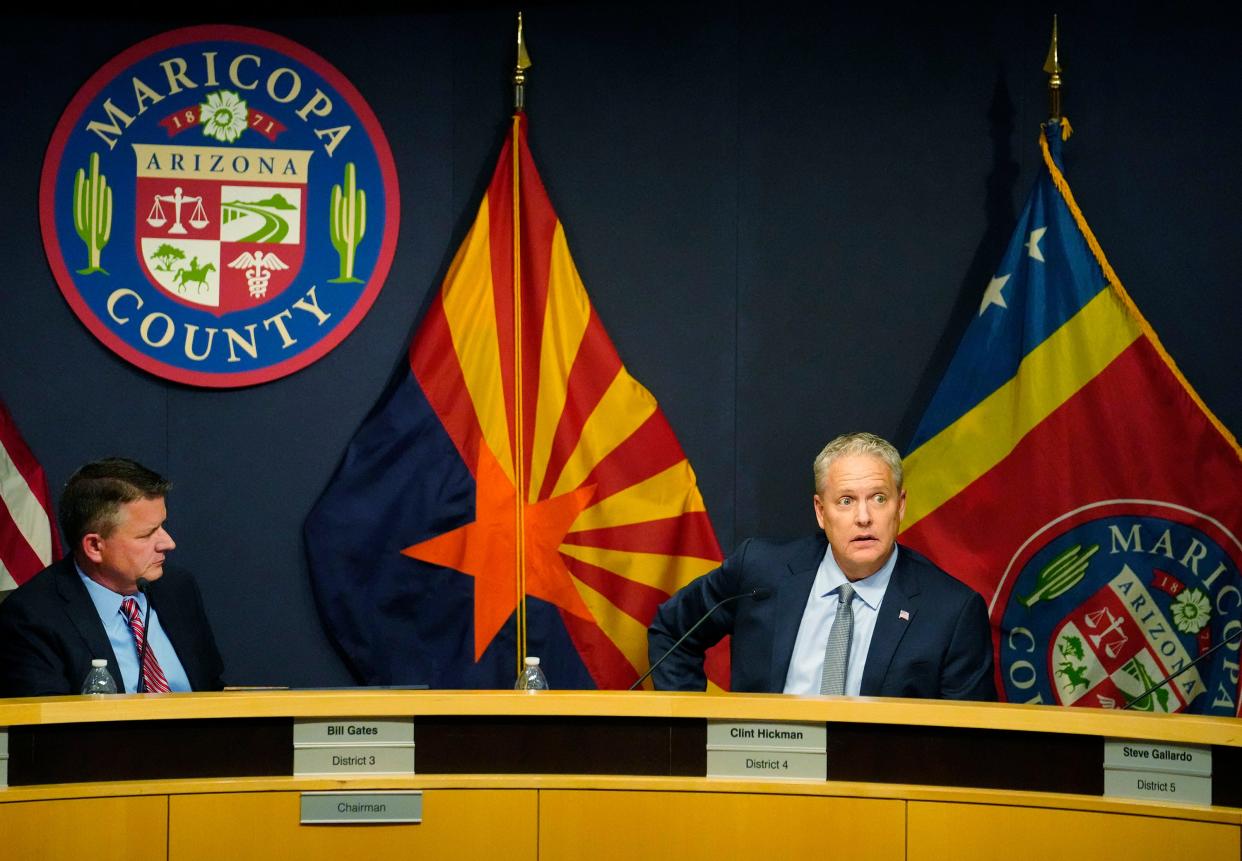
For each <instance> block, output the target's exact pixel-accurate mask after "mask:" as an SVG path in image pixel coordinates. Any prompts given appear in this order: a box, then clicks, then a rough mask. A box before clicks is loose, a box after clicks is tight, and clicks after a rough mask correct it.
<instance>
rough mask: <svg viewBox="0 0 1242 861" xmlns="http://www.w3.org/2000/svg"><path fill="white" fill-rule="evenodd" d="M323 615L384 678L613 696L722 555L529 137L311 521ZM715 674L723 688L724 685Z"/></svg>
mask: <svg viewBox="0 0 1242 861" xmlns="http://www.w3.org/2000/svg"><path fill="white" fill-rule="evenodd" d="M305 532H306V541H307V546H308V552H309V556H310V562H311V575H312V579H313V583H314V587H315V592H316V596H317V599H318V602H319V608H320V612H321V615H322V616H323V618H324V620H325V621H326V623H327V626H328V628H329V632H330V634H331V636H332V637H334V638H335V640H336V642H337V644H338V646H339V648H340V650H341V652H342V653H343V654H344V655H345V657H346V659H347V660H348V662H349V664H350V665H351V667H352V669H353V671H354V673H355V674H356V675H357V676H358V677H359V679H360V680H362V681H364V682H366V683H369V684H385V685H390V684H428V685H430V686H432V687H443V688H457V687H467V688H495V687H501V688H508V687H512V685H513V682H514V678H515V677H516V675H517V670H518V665H519V664H520V662H521V660H522V658H523V656H525V655H538V656H539V657H540V658H541V659H542V663H543V666H544V668H545V671H546V672H547V675H548V677H549V680H550V682H551V685H552V686H553V687H555V688H595V687H598V688H620V687H626V686H628V685H629V684H631V683H632V682H633V681H634V680H635V679H636V678H637V677H638V675H639V673H640V672H641V671H643V670H645V669H646V665H647V658H646V649H647V646H646V642H647V641H646V628H647V625H648V623H649V622H650V621H651V618H652V616H654V614H655V610H656V607H657V606H658V605H659V604H660V602H661V601H663V600H664V599H665V598H666V597H667V596H668V595H669V594H670V593H671V592H673V591H674V590H676V589H678V588H680V587H681V586H682V585H684V584H685V583H687V582H689V581H690V580H692V579H693V578H694V577H696V576H698V575H700V574H702V573H704V572H706V571H708V570H710V569H712V568H714V567H716V565H717V564H718V563H719V560H720V558H721V556H720V547H719V545H718V544H717V542H716V538H715V534H714V532H713V530H712V527H711V523H710V521H709V520H708V517H707V512H706V510H705V508H704V505H703V500H702V497H701V496H700V494H699V491H698V488H697V486H696V483H695V476H694V472H693V470H692V469H691V468H690V464H689V463H688V462H687V460H686V457H685V455H684V454H683V452H682V449H681V446H680V445H679V444H678V442H677V440H676V438H675V437H674V435H673V432H672V429H671V428H670V427H669V424H668V422H667V421H666V420H665V418H664V415H663V413H662V412H661V411H660V409H659V407H658V405H657V404H656V402H655V399H654V398H653V397H652V396H651V394H650V393H649V392H648V391H647V390H646V389H644V388H643V387H642V386H641V385H640V384H639V383H638V382H637V381H636V380H635V379H634V378H633V377H631V376H630V375H629V373H627V372H626V370H625V368H624V366H623V365H622V364H621V360H620V358H619V357H618V356H617V352H616V350H615V348H614V347H613V345H612V342H611V340H610V339H609V337H608V334H607V333H606V332H605V331H604V327H603V324H602V323H601V321H600V319H599V316H598V315H597V314H596V313H595V310H594V309H593V308H592V307H591V303H590V301H589V300H588V298H587V295H586V291H585V290H584V288H583V285H582V282H581V280H580V279H579V277H578V273H577V270H576V269H575V267H574V263H573V260H572V259H571V258H570V255H569V248H568V246H567V244H566V241H565V232H564V228H563V227H562V225H561V223H560V221H559V220H558V219H557V216H556V213H555V212H553V210H552V205H551V203H550V202H549V201H548V197H547V194H546V192H545V191H544V188H543V184H542V182H541V181H540V179H539V175H538V173H537V172H536V170H535V165H534V162H533V161H532V159H531V155H530V151H529V150H528V148H527V144H526V119H525V116H524V115H521V114H519V115H518V116H517V117H515V118H514V125H513V134H512V137H511V138H510V139H509V140H508V141H507V142H506V144H505V146H504V149H503V151H502V152H501V154H500V160H499V163H498V164H497V165H496V171H495V174H494V175H493V177H492V181H491V184H490V185H489V187H488V190H487V195H486V197H485V198H484V200H483V202H482V205H481V206H480V207H479V212H478V216H477V217H476V218H475V221H474V225H473V226H472V227H471V229H470V232H469V233H468V234H467V236H466V238H465V241H464V242H463V243H462V246H461V248H460V249H458V252H457V255H456V257H455V259H454V260H453V263H452V266H451V267H450V269H449V272H448V275H447V276H446V278H445V281H444V285H443V287H442V289H441V291H440V294H439V295H438V297H437V298H436V299H435V301H434V302H433V303H432V305H431V307H430V308H429V310H428V311H427V314H426V316H425V318H424V319H423V321H422V323H421V325H420V327H419V330H418V332H417V334H416V335H415V337H414V340H413V343H412V344H411V346H410V353H409V373H408V374H403V375H401V378H400V379H398V380H397V381H396V383H395V384H394V386H393V387H392V390H391V392H390V394H389V396H388V399H387V401H386V403H385V404H384V405H383V406H382V407H380V408H379V409H378V410H377V411H376V412H374V413H373V414H372V415H371V416H370V417H369V418H368V419H367V420H366V422H365V423H364V424H363V426H362V427H361V429H360V430H359V431H358V433H357V435H356V436H355V438H354V439H353V441H352V442H351V443H350V445H349V448H348V450H347V451H346V454H345V459H344V462H343V463H342V465H341V467H340V469H339V471H338V473H337V475H336V476H335V477H334V478H333V480H332V483H331V484H330V486H329V487H328V489H327V491H326V492H325V493H324V495H323V497H322V498H321V499H320V500H319V502H318V503H317V505H316V507H315V509H314V510H313V511H312V512H311V514H310V516H309V517H308V519H307V521H306V528H305ZM727 677H728V675H727V670H725V671H724V673H723V676H722V675H721V674H720V673H719V672H718V673H717V675H716V676H715V678H726V679H727Z"/></svg>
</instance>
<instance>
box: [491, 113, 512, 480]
mask: <svg viewBox="0 0 1242 861" xmlns="http://www.w3.org/2000/svg"><path fill="white" fill-rule="evenodd" d="M487 241H488V243H489V245H490V256H491V265H492V307H493V308H494V309H495V313H496V342H497V346H498V348H499V350H500V357H499V358H500V380H501V386H502V392H503V394H504V399H505V420H506V422H507V423H508V428H509V440H510V445H511V446H512V444H513V442H512V441H513V440H515V439H516V438H517V437H516V436H515V434H514V432H513V431H514V428H513V417H514V415H515V410H514V401H513V378H514V369H513V138H512V136H509V137H506V138H505V145H504V147H502V148H501V150H500V158H499V159H497V161H496V172H495V173H493V174H492V182H491V184H490V185H489V186H488V187H487ZM510 454H512V452H510ZM516 462H517V460H516V458H514V463H516Z"/></svg>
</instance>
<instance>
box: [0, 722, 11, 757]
mask: <svg viewBox="0 0 1242 861" xmlns="http://www.w3.org/2000/svg"><path fill="white" fill-rule="evenodd" d="M8 758H9V728H8V727H7V726H0V759H8Z"/></svg>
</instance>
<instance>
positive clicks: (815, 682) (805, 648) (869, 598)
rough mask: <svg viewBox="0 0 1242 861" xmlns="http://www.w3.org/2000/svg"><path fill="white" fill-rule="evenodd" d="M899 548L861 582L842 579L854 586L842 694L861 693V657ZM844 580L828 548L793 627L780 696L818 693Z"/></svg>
mask: <svg viewBox="0 0 1242 861" xmlns="http://www.w3.org/2000/svg"><path fill="white" fill-rule="evenodd" d="M898 552H899V550H898V548H897V546H896V545H893V552H892V553H890V554H889V556H888V561H886V562H885V563H884V565H883V567H881V568H880V570H879V571H877V572H875V573H874V574H872V575H871V576H870V577H864V578H863V579H861V580H854V581H848V582H850V585H851V586H853V587H854V593H855V594H854V601H853V604H852V605H851V606H852V609H853V612H854V632H853V635H852V636H851V638H850V657H849V662H848V663H847V664H846V666H845V693H846V694H847V695H848V696H858V694H859V691H861V690H862V675H863V668H864V667H865V666H866V665H867V653H868V652H869V651H870V650H871V634H872V633H873V632H874V631H875V620H876V618H877V617H878V616H879V613H880V605H881V604H882V603H883V602H884V593H885V592H887V591H888V581H889V580H891V579H892V576H893V568H895V567H896V565H897V554H898ZM846 582H847V578H846V576H845V573H844V572H843V571H842V570H841V567H840V566H839V565H837V560H836V558H834V557H833V555H832V547H831V546H829V547H828V549H827V550H825V551H824V558H823V559H822V560H820V563H819V569H818V570H817V571H816V572H815V582H814V583H813V584H812V585H811V592H810V594H809V595H808V596H807V599H806V609H805V610H803V611H802V623H801V624H800V625H799V626H798V638H797V639H796V640H795V641H794V650H793V657H792V658H790V661H789V671H788V672H787V673H786V675H785V693H787V694H816V695H818V694H819V683H820V679H821V678H822V677H823V671H824V649H825V648H826V647H827V645H828V632H829V631H831V630H832V622H833V620H834V619H836V617H837V610H838V609H839V608H840V606H841V596H840V589H841V586H842V584H844V583H846Z"/></svg>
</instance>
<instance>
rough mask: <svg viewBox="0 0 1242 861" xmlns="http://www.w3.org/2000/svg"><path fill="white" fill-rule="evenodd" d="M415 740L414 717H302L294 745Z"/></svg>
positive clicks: (295, 726) (407, 742) (296, 726)
mask: <svg viewBox="0 0 1242 861" xmlns="http://www.w3.org/2000/svg"><path fill="white" fill-rule="evenodd" d="M413 743H414V718H329V719H327V720H310V719H307V718H298V719H296V720H295V721H294V722H293V746H294V747H314V746H320V747H342V746H345V745H355V744H357V745H363V744H367V745H370V744H396V745H411V744H413Z"/></svg>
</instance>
